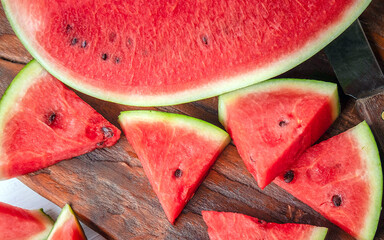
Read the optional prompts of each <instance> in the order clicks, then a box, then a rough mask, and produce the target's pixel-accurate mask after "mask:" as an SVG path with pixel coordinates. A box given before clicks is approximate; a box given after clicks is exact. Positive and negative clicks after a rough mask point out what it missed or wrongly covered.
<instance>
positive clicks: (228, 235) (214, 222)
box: [202, 211, 328, 240]
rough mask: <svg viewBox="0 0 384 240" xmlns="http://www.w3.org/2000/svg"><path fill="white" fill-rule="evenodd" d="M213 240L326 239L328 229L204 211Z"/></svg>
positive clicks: (229, 213) (210, 236)
mask: <svg viewBox="0 0 384 240" xmlns="http://www.w3.org/2000/svg"><path fill="white" fill-rule="evenodd" d="M202 214H203V218H204V221H205V223H206V224H207V226H208V234H209V238H210V239H211V240H224V239H247V240H280V239H284V240H324V238H325V236H326V235H327V232H328V229H327V228H324V227H316V226H311V225H306V224H294V223H286V224H277V223H267V222H265V221H262V220H259V219H257V218H254V217H250V216H247V215H244V214H239V213H231V212H214V211H203V212H202Z"/></svg>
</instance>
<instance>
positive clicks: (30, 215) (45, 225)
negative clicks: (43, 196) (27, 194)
mask: <svg viewBox="0 0 384 240" xmlns="http://www.w3.org/2000/svg"><path fill="white" fill-rule="evenodd" d="M52 226H53V221H52V219H51V218H50V217H49V216H48V215H46V214H45V213H44V212H43V210H42V209H40V210H27V209H23V208H19V207H15V206H12V205H9V204H6V203H3V202H0V239H1V240H41V239H46V238H47V236H48V234H49V232H50V231H51V229H52Z"/></svg>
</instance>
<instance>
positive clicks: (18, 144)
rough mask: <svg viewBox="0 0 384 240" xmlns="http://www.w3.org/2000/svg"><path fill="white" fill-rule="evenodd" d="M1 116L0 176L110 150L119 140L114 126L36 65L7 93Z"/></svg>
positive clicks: (20, 172) (34, 63)
mask: <svg viewBox="0 0 384 240" xmlns="http://www.w3.org/2000/svg"><path fill="white" fill-rule="evenodd" d="M0 116H1V118H0V126H1V129H2V132H1V134H0V144H1V148H0V156H1V160H0V178H11V177H15V176H19V175H22V174H25V173H29V172H33V171H36V170H39V169H41V168H44V167H47V166H49V165H52V164H54V163H56V162H58V161H61V160H64V159H70V158H72V157H76V156H79V155H81V154H84V153H87V152H89V151H92V150H94V149H96V148H101V147H108V146H112V145H113V144H115V143H116V141H117V140H118V139H119V137H120V131H119V130H118V129H117V128H116V127H115V126H113V125H112V124H111V123H109V122H108V121H107V120H106V119H104V118H103V117H102V116H101V115H100V114H99V113H97V112H96V111H95V110H94V109H93V108H91V107H90V106H89V105H88V104H87V103H85V102H84V101H83V100H82V99H80V98H79V97H78V96H77V95H76V94H75V93H74V92H73V91H71V90H69V89H68V88H67V87H65V86H64V85H63V84H62V83H61V82H60V81H58V80H57V79H55V78H54V77H53V76H52V75H50V74H49V73H47V72H46V71H45V70H44V69H43V68H42V67H41V66H40V65H39V64H38V63H37V62H36V61H32V62H31V63H29V64H28V65H27V66H26V67H25V68H24V69H23V70H22V71H21V72H20V73H19V74H18V75H17V76H16V78H15V79H14V80H13V82H12V83H11V85H10V87H9V88H8V89H7V91H6V93H5V94H4V96H3V97H2V99H1V102H0Z"/></svg>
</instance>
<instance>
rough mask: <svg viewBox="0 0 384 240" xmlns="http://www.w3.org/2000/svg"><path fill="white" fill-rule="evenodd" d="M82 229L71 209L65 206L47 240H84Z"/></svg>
mask: <svg viewBox="0 0 384 240" xmlns="http://www.w3.org/2000/svg"><path fill="white" fill-rule="evenodd" d="M86 239H87V237H86V236H85V234H84V231H83V228H82V227H81V225H80V223H79V221H78V220H77V218H76V215H75V213H74V212H73V210H72V208H71V207H70V206H69V205H68V204H66V205H65V206H64V207H63V209H62V210H61V212H60V215H59V217H58V218H57V220H56V222H55V225H54V226H53V228H52V231H51V232H50V233H49V236H48V238H47V240H86Z"/></svg>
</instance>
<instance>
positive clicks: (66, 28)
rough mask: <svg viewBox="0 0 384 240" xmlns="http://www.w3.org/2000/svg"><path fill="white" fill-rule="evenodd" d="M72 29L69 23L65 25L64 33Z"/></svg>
mask: <svg viewBox="0 0 384 240" xmlns="http://www.w3.org/2000/svg"><path fill="white" fill-rule="evenodd" d="M71 30H72V27H71V25H69V24H68V25H67V26H66V27H65V33H67V34H68V33H69V32H70V31H71Z"/></svg>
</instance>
